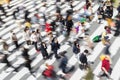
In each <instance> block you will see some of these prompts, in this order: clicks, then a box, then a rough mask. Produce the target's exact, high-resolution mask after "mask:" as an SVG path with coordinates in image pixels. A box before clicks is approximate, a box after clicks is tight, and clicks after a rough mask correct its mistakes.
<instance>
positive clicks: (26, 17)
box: [25, 10, 30, 21]
mask: <svg viewBox="0 0 120 80" xmlns="http://www.w3.org/2000/svg"><path fill="white" fill-rule="evenodd" d="M29 14H30V12H29V11H28V10H26V11H25V21H27V20H29V21H30V18H28V16H29Z"/></svg>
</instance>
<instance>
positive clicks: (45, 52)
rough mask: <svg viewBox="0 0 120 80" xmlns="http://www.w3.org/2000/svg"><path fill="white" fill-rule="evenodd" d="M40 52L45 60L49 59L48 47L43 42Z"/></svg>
mask: <svg viewBox="0 0 120 80" xmlns="http://www.w3.org/2000/svg"><path fill="white" fill-rule="evenodd" d="M40 51H41V53H42V56H43V59H45V60H46V59H48V58H49V56H48V52H47V45H46V43H45V42H41V46H40Z"/></svg>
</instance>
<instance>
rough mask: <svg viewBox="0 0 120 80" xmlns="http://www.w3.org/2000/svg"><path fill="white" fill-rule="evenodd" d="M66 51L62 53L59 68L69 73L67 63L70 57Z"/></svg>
mask: <svg viewBox="0 0 120 80" xmlns="http://www.w3.org/2000/svg"><path fill="white" fill-rule="evenodd" d="M65 53H66V52H63V53H61V54H60V55H61V61H60V64H59V68H60V69H61V70H62V72H63V73H68V69H67V64H68V58H67V56H66V55H65Z"/></svg>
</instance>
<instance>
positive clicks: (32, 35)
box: [30, 31, 39, 52]
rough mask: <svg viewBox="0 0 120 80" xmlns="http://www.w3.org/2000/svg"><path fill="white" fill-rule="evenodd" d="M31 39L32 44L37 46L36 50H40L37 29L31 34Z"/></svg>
mask: <svg viewBox="0 0 120 80" xmlns="http://www.w3.org/2000/svg"><path fill="white" fill-rule="evenodd" d="M30 40H31V41H32V44H33V45H34V46H35V49H36V51H37V52H39V50H38V47H37V42H38V38H37V35H36V32H35V31H32V34H31V36H30Z"/></svg>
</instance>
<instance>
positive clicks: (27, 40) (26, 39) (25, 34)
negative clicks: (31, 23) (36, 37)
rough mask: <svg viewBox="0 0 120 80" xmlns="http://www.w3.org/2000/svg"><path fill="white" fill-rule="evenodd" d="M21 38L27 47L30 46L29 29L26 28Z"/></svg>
mask: <svg viewBox="0 0 120 80" xmlns="http://www.w3.org/2000/svg"><path fill="white" fill-rule="evenodd" d="M23 38H24V41H25V42H26V43H27V44H28V45H30V44H31V42H30V30H29V29H27V28H25V29H24V33H23Z"/></svg>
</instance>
